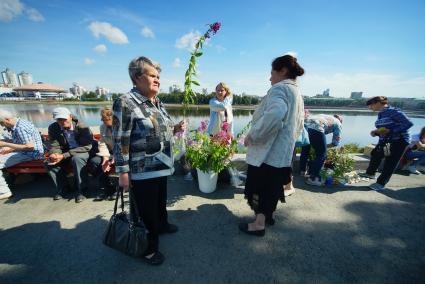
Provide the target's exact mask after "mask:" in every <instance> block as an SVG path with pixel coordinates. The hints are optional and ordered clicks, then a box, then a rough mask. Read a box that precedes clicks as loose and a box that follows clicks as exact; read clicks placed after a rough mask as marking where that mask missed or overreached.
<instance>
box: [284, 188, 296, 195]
mask: <svg viewBox="0 0 425 284" xmlns="http://www.w3.org/2000/svg"><path fill="white" fill-rule="evenodd" d="M294 193H295V188H294V187H292V188H291V189H284V190H283V195H285V197H288V196H290V195H292V194H294Z"/></svg>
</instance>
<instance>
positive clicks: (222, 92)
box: [207, 82, 233, 135]
mask: <svg viewBox="0 0 425 284" xmlns="http://www.w3.org/2000/svg"><path fill="white" fill-rule="evenodd" d="M215 93H216V96H215V97H214V98H211V99H210V102H209V104H210V123H209V125H208V129H207V133H208V134H210V135H215V134H217V133H219V132H220V131H221V130H222V126H223V122H227V123H228V125H229V128H228V130H227V131H228V132H230V134H232V135H233V110H232V103H233V97H232V93H231V92H230V89H229V87H228V86H227V85H226V84H225V83H223V82H220V83H218V85H217V87H215Z"/></svg>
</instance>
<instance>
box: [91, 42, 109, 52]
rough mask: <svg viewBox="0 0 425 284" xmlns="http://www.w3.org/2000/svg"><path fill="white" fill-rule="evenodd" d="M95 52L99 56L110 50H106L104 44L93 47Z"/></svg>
mask: <svg viewBox="0 0 425 284" xmlns="http://www.w3.org/2000/svg"><path fill="white" fill-rule="evenodd" d="M93 51H94V52H96V53H99V54H104V53H106V51H108V49H107V48H106V45H104V44H99V45H97V46H95V47H93Z"/></svg>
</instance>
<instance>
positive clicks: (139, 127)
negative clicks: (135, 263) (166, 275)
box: [112, 57, 186, 265]
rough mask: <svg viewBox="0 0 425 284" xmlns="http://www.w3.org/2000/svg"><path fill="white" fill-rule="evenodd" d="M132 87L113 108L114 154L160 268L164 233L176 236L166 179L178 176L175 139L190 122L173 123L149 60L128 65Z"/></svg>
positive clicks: (149, 254)
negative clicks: (169, 208)
mask: <svg viewBox="0 0 425 284" xmlns="http://www.w3.org/2000/svg"><path fill="white" fill-rule="evenodd" d="M128 72H129V75H130V79H131V81H132V82H133V89H131V90H130V92H128V93H127V94H125V95H122V96H121V97H119V98H118V99H116V100H115V101H114V104H113V108H112V109H113V126H112V128H113V131H112V133H113V139H114V148H113V154H114V158H115V165H116V166H115V169H116V172H118V173H119V184H120V186H122V187H124V188H126V187H129V186H130V185H131V189H130V190H131V194H130V196H133V197H134V199H135V204H136V205H137V208H138V210H139V216H141V218H142V221H143V222H144V223H145V225H146V227H147V229H148V230H149V234H148V248H147V250H146V252H145V255H144V260H145V261H146V262H147V263H149V264H152V265H158V264H161V263H162V262H163V261H164V256H163V255H162V254H161V253H160V252H159V250H158V245H159V238H158V236H159V234H162V233H175V232H177V230H178V228H177V226H176V225H173V224H170V223H169V222H168V215H167V209H166V202H167V176H169V175H171V174H173V172H174V168H173V149H172V144H173V135H174V134H175V133H177V132H180V131H184V130H185V127H186V125H185V122H184V121H180V122H179V123H177V124H174V122H173V121H172V119H171V117H170V116H169V115H168V113H167V111H166V110H165V108H164V106H163V104H162V103H161V101H160V100H159V98H158V97H157V94H158V91H159V85H160V76H159V74H160V72H161V69H160V67H159V65H158V64H156V63H154V62H153V61H152V60H150V59H149V58H147V57H139V58H136V59H134V60H132V61H131V62H130V64H129V67H128Z"/></svg>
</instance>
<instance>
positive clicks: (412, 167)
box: [407, 166, 421, 175]
mask: <svg viewBox="0 0 425 284" xmlns="http://www.w3.org/2000/svg"><path fill="white" fill-rule="evenodd" d="M407 169H408V170H409V172H410V173H411V174H415V175H420V174H421V173H420V172H419V171H418V170H417V169H416V166H409V167H408V168H407Z"/></svg>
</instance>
